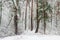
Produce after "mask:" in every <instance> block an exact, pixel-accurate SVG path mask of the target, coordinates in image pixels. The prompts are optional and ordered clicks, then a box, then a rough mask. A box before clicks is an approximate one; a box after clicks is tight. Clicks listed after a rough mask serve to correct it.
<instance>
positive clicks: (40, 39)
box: [0, 35, 60, 40]
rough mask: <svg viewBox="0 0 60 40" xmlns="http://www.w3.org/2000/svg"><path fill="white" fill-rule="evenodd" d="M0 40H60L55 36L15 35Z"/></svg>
mask: <svg viewBox="0 0 60 40" xmlns="http://www.w3.org/2000/svg"><path fill="white" fill-rule="evenodd" d="M0 40H60V36H55V35H53V36H52V35H17V36H11V37H5V38H3V39H0Z"/></svg>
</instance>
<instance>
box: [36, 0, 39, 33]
mask: <svg viewBox="0 0 60 40" xmlns="http://www.w3.org/2000/svg"><path fill="white" fill-rule="evenodd" d="M36 19H37V28H36V31H35V33H37V32H38V28H39V21H38V0H36Z"/></svg>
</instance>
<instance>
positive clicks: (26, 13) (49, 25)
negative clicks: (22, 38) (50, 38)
mask: <svg viewBox="0 0 60 40" xmlns="http://www.w3.org/2000/svg"><path fill="white" fill-rule="evenodd" d="M16 35H60V0H0V38H1V37H8V36H16Z"/></svg>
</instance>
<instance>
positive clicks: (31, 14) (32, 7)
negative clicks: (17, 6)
mask: <svg viewBox="0 0 60 40" xmlns="http://www.w3.org/2000/svg"><path fill="white" fill-rule="evenodd" d="M31 1H32V2H31V31H32V30H33V0H31Z"/></svg>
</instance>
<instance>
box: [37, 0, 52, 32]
mask: <svg viewBox="0 0 60 40" xmlns="http://www.w3.org/2000/svg"><path fill="white" fill-rule="evenodd" d="M38 3H39V4H40V5H38V17H37V23H38V24H39V22H40V20H44V33H45V29H46V21H47V19H48V18H49V16H48V12H52V10H51V6H50V4H48V2H47V1H45V0H39V2H38ZM38 24H37V28H39V26H38ZM37 32H38V31H36V33H37Z"/></svg>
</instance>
